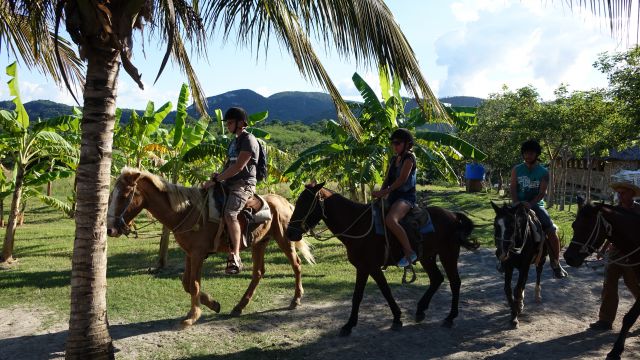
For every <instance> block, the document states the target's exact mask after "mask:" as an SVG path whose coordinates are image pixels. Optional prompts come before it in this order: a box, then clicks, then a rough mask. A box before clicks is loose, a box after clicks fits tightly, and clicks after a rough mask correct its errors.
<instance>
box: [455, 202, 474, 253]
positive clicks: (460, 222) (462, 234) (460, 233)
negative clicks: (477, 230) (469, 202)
mask: <svg viewBox="0 0 640 360" xmlns="http://www.w3.org/2000/svg"><path fill="white" fill-rule="evenodd" d="M454 214H455V215H456V230H457V237H458V241H459V242H460V245H462V246H464V247H465V248H466V249H467V250H476V249H477V248H478V247H480V243H479V242H478V240H476V239H469V236H470V235H471V232H472V231H473V228H474V227H475V225H474V224H473V221H471V219H469V217H468V216H467V215H465V214H463V213H461V212H457V211H456V212H455V213H454Z"/></svg>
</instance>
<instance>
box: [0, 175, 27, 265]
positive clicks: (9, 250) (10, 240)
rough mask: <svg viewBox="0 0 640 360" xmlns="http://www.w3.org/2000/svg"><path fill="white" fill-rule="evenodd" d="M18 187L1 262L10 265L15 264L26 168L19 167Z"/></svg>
mask: <svg viewBox="0 0 640 360" xmlns="http://www.w3.org/2000/svg"><path fill="white" fill-rule="evenodd" d="M17 168H18V169H17V172H16V185H15V189H14V190H13V198H12V199H11V208H10V209H9V220H8V223H7V231H6V232H5V235H4V243H3V244H2V259H1V261H3V262H5V263H7V264H10V263H12V262H13V244H14V242H15V236H16V227H17V226H18V215H19V214H20V200H21V199H22V186H23V183H24V166H20V165H18V166H17Z"/></svg>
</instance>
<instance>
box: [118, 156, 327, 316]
mask: <svg viewBox="0 0 640 360" xmlns="http://www.w3.org/2000/svg"><path fill="white" fill-rule="evenodd" d="M205 194H206V192H205V191H204V190H202V189H199V188H188V187H184V186H179V185H176V184H171V183H168V182H166V181H164V180H163V179H161V178H160V177H158V176H156V175H153V174H151V173H148V172H145V171H140V170H137V169H129V168H125V169H123V170H122V174H121V175H120V177H119V178H118V180H117V181H116V184H115V186H114V188H113V191H112V192H111V203H110V205H109V217H108V224H107V228H108V231H107V233H108V234H109V235H110V236H119V235H121V234H127V233H128V232H129V228H130V223H131V221H132V220H133V219H134V218H135V217H136V216H137V215H138V214H139V213H140V212H141V211H142V209H147V211H149V212H150V213H151V215H153V217H155V218H156V219H158V221H160V222H161V223H162V224H163V225H165V226H166V227H168V228H169V229H171V231H172V232H173V234H174V236H175V238H176V241H177V242H178V245H180V247H181V248H182V250H184V252H185V255H186V256H185V267H184V274H183V275H182V286H183V288H184V290H185V291H186V292H187V293H189V294H190V295H191V310H190V311H189V313H188V314H187V316H186V318H185V319H184V321H183V325H192V324H194V323H195V322H196V321H197V320H198V318H200V315H201V313H202V312H201V310H200V304H203V305H205V306H207V307H208V308H210V309H212V310H214V311H215V312H219V311H220V304H219V303H218V302H217V301H215V300H214V299H213V298H212V297H211V296H209V295H208V294H207V293H205V292H204V291H202V289H201V287H200V277H201V270H202V264H203V262H204V260H205V259H206V258H207V257H208V256H209V254H211V253H214V252H228V250H229V249H228V246H227V244H226V242H222V243H220V244H215V243H214V238H215V237H216V233H217V230H218V223H214V222H210V221H207V219H206V214H205V212H204V211H203V207H204V201H203V200H204V199H205ZM264 199H265V200H266V202H267V203H268V204H269V207H270V208H271V220H269V221H267V222H265V223H263V224H261V225H259V226H258V227H257V228H256V229H255V230H254V231H253V232H252V234H253V239H254V240H253V243H252V245H251V255H252V261H253V274H252V279H251V283H250V284H249V287H248V288H247V291H246V292H245V294H244V295H243V296H242V298H241V299H240V301H239V302H238V304H237V305H236V306H235V307H234V308H233V310H232V312H231V314H232V315H240V313H241V312H242V310H243V309H244V308H245V306H247V304H248V303H249V301H250V300H251V298H252V297H253V294H254V292H255V289H256V287H257V286H258V283H259V282H260V279H261V278H262V277H263V276H264V273H265V268H264V253H265V249H266V246H267V244H268V243H269V239H270V238H272V237H273V238H274V239H275V241H276V242H277V243H278V246H279V247H280V249H281V250H282V251H283V252H284V254H285V255H286V256H287V259H288V260H289V262H290V263H291V266H292V268H293V272H294V274H295V279H296V290H295V296H294V298H293V300H292V301H291V304H290V308H292V309H293V308H295V307H297V306H298V305H300V300H301V298H302V294H303V293H304V290H303V289H302V278H301V261H300V258H298V256H297V254H296V248H297V249H298V250H299V251H300V252H301V253H302V255H303V257H304V258H305V259H306V260H307V261H308V262H310V263H314V262H315V261H314V259H313V255H311V252H310V251H309V246H308V244H307V243H300V244H298V243H291V242H290V241H289V240H288V239H287V238H286V237H285V231H286V227H287V224H288V223H289V219H290V218H291V213H292V212H293V207H292V205H291V204H290V203H289V202H288V201H287V200H286V199H285V198H283V197H281V196H279V195H273V194H270V195H266V196H264Z"/></svg>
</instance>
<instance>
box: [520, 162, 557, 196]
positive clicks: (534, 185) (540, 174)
mask: <svg viewBox="0 0 640 360" xmlns="http://www.w3.org/2000/svg"><path fill="white" fill-rule="evenodd" d="M515 170H516V183H517V187H518V189H517V190H518V191H517V193H518V201H529V202H530V201H531V200H533V199H534V198H535V197H536V196H538V194H540V184H541V183H542V181H543V180H544V181H549V171H547V169H545V168H544V167H543V166H542V165H540V164H535V165H534V166H533V168H531V169H529V167H528V166H527V164H525V163H522V164H519V165H516V167H515ZM538 205H539V206H544V201H543V200H540V201H538Z"/></svg>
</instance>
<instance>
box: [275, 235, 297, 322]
mask: <svg viewBox="0 0 640 360" xmlns="http://www.w3.org/2000/svg"><path fill="white" fill-rule="evenodd" d="M276 242H277V243H278V246H279V247H280V249H281V250H282V251H283V252H284V254H285V255H286V256H287V259H289V264H291V268H292V269H293V274H294V276H295V279H296V292H295V294H294V296H293V299H292V300H291V303H290V304H289V309H291V310H293V309H295V308H297V307H298V306H300V303H301V300H302V295H304V289H303V288H302V263H301V262H300V257H298V254H297V253H296V248H295V246H294V245H293V243H292V242H291V241H289V240H288V239H287V238H286V237H285V236H276Z"/></svg>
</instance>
